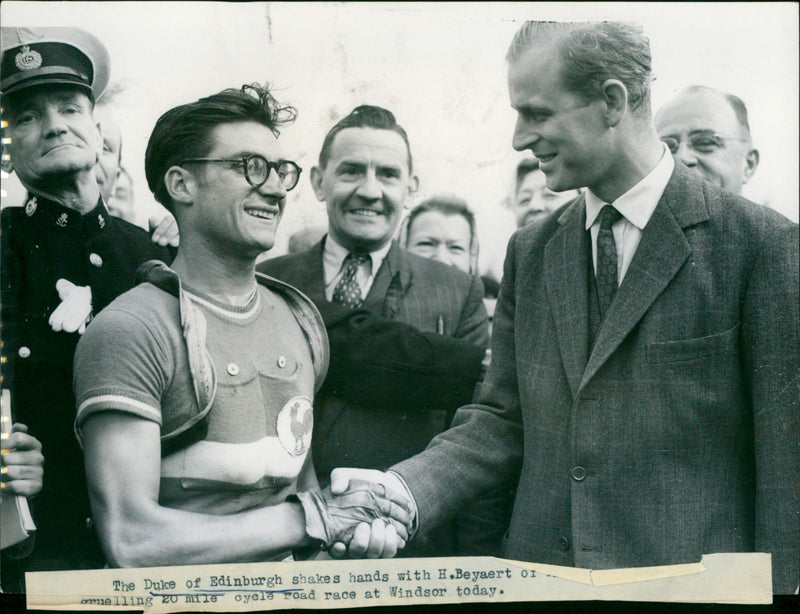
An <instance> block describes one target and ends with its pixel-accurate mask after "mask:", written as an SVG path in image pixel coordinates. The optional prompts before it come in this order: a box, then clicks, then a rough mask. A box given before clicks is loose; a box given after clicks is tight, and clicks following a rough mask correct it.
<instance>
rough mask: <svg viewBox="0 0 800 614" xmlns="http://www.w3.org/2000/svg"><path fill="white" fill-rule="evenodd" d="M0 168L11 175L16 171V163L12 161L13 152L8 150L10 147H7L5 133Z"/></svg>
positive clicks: (0, 154)
mask: <svg viewBox="0 0 800 614" xmlns="http://www.w3.org/2000/svg"><path fill="white" fill-rule="evenodd" d="M0 169H2V170H3V171H4V172H6V173H8V174H9V175H10V174H11V173H13V172H14V165H13V164H12V163H11V154H10V153H9V151H8V147H6V142H5V135H3V148H2V153H0Z"/></svg>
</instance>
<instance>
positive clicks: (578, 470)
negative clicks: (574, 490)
mask: <svg viewBox="0 0 800 614" xmlns="http://www.w3.org/2000/svg"><path fill="white" fill-rule="evenodd" d="M585 477H586V469H584V468H583V467H574V468H573V469H572V479H573V480H575V481H576V482H580V481H582V480H583V478H585Z"/></svg>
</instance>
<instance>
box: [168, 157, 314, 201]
mask: <svg viewBox="0 0 800 614" xmlns="http://www.w3.org/2000/svg"><path fill="white" fill-rule="evenodd" d="M187 162H227V163H229V164H231V165H232V166H233V168H242V169H244V178H245V179H247V183H249V184H250V185H251V186H253V187H254V188H260V187H261V186H262V185H264V184H265V183H266V182H267V179H269V173H270V171H271V170H272V169H273V168H274V169H275V172H276V173H277V174H278V179H279V180H280V182H281V185H282V186H283V188H284V189H285V190H286V191H287V192H288V191H289V190H291V189H293V188H294V187H295V186H296V185H297V182H298V181H300V173H302V172H303V169H302V168H300V167H299V166H298V165H297V164H296V163H294V162H292V161H291V160H278V161H277V162H270V161H269V160H267V159H266V158H265V157H264V156H261V155H259V154H250V155H249V156H241V157H239V158H187V159H186V160H181V162H180V164H186V163H187Z"/></svg>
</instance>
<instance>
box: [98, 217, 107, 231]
mask: <svg viewBox="0 0 800 614" xmlns="http://www.w3.org/2000/svg"><path fill="white" fill-rule="evenodd" d="M97 224H98V225H99V226H100V228H105V226H106V220H105V218H104V217H103V214H102V213H98V214H97Z"/></svg>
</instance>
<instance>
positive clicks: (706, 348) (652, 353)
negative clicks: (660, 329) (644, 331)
mask: <svg viewBox="0 0 800 614" xmlns="http://www.w3.org/2000/svg"><path fill="white" fill-rule="evenodd" d="M739 326H740V325H739V323H738V322H737V323H736V326H734V327H732V328H729V329H728V330H725V331H722V332H721V333H715V334H713V335H708V336H706V337H697V338H694V339H680V340H677V341H653V342H651V343H649V344H648V346H647V362H649V363H669V362H686V361H690V360H700V359H703V358H708V357H709V356H716V355H718V354H725V353H727V352H730V351H731V350H732V349H734V348H735V347H736V344H737V341H738V339H739Z"/></svg>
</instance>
